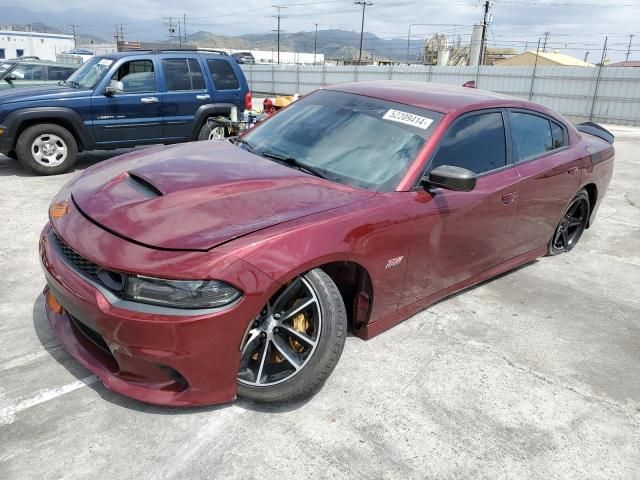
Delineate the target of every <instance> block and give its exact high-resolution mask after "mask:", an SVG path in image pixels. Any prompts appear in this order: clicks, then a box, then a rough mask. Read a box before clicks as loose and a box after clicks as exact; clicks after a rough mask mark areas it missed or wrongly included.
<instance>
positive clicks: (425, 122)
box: [382, 109, 433, 130]
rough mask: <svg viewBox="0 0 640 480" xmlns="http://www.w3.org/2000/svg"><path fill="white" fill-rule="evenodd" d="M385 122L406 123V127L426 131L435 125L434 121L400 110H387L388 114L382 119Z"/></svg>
mask: <svg viewBox="0 0 640 480" xmlns="http://www.w3.org/2000/svg"><path fill="white" fill-rule="evenodd" d="M382 118H383V119H384V120H391V121H392V122H398V123H404V124H405V125H411V126H412V127H416V128H421V129H422V130H426V129H427V128H429V125H431V124H432V123H433V120H431V119H430V118H427V117H421V116H420V115H416V114H414V113H409V112H402V111H400V110H393V109H390V110H387V113H385V114H384V116H383V117H382Z"/></svg>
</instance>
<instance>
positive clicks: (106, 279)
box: [53, 232, 126, 295]
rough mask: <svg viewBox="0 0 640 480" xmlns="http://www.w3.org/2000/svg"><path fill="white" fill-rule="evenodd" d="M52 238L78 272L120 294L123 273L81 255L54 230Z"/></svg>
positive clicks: (123, 281) (122, 286)
mask: <svg viewBox="0 0 640 480" xmlns="http://www.w3.org/2000/svg"><path fill="white" fill-rule="evenodd" d="M53 239H54V240H55V242H56V245H57V247H58V250H60V252H61V253H62V255H64V257H65V258H66V259H67V263H69V264H70V265H71V266H72V267H73V268H74V269H75V270H76V271H77V272H78V273H80V274H81V275H84V276H85V277H87V278H88V279H89V280H92V281H93V282H95V283H97V284H99V285H101V286H103V287H105V288H106V289H108V290H110V291H111V292H113V293H115V294H116V295H120V294H121V293H122V291H123V290H124V285H125V281H126V278H125V275H124V274H122V273H119V272H114V271H112V270H106V269H104V268H102V267H101V266H100V265H98V264H97V263H94V262H92V261H91V260H89V259H87V258H85V257H83V256H82V255H80V254H79V253H78V252H76V251H75V250H74V249H72V248H71V247H70V246H69V245H67V244H66V243H65V242H64V240H62V238H60V237H59V236H58V234H57V233H56V232H53Z"/></svg>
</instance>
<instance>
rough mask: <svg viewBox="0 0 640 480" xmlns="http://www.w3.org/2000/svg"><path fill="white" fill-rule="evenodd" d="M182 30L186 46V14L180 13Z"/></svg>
mask: <svg viewBox="0 0 640 480" xmlns="http://www.w3.org/2000/svg"><path fill="white" fill-rule="evenodd" d="M182 32H183V33H184V45H185V47H186V46H187V14H186V13H184V14H183V15H182Z"/></svg>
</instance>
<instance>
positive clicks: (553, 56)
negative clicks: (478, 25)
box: [494, 51, 594, 67]
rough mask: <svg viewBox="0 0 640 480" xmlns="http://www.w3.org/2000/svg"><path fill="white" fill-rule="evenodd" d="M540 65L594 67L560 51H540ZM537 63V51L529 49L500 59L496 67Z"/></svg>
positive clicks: (525, 65) (529, 65) (524, 65)
mask: <svg viewBox="0 0 640 480" xmlns="http://www.w3.org/2000/svg"><path fill="white" fill-rule="evenodd" d="M537 56H538V66H540V67H593V66H594V65H593V64H592V63H588V62H583V61H582V60H580V59H578V58H574V57H572V56H570V55H565V54H564V53H559V52H538V55H537ZM535 63H536V52H535V51H527V52H524V53H521V54H519V55H514V56H513V57H511V58H506V59H504V60H498V61H496V62H495V63H494V65H495V66H496V67H533V66H534V65H535Z"/></svg>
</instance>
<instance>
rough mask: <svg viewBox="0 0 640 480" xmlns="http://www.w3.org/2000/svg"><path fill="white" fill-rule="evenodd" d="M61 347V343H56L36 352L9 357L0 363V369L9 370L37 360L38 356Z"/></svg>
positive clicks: (49, 353)
mask: <svg viewBox="0 0 640 480" xmlns="http://www.w3.org/2000/svg"><path fill="white" fill-rule="evenodd" d="M61 348H62V345H60V344H58V345H55V346H53V347H50V348H45V349H44V350H38V351H37V352H33V353H27V354H26V355H22V356H20V357H14V358H11V359H9V360H7V361H5V362H4V363H3V364H2V365H0V371H4V370H10V369H12V368H16V367H21V366H23V365H28V364H29V363H31V362H33V361H34V360H37V359H39V358H40V357H45V356H48V355H51V352H53V351H55V350H60V349H61Z"/></svg>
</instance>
